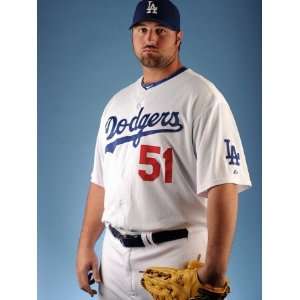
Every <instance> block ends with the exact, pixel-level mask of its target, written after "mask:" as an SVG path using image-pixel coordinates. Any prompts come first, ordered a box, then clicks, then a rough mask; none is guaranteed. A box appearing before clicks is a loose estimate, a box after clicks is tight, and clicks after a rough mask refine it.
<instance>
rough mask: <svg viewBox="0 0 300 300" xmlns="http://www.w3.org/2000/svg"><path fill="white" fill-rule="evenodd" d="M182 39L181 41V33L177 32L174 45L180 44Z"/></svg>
mask: <svg viewBox="0 0 300 300" xmlns="http://www.w3.org/2000/svg"><path fill="white" fill-rule="evenodd" d="M182 39H183V31H178V32H177V33H176V43H177V44H178V45H179V44H181V43H182Z"/></svg>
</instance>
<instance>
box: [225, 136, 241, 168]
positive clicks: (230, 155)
mask: <svg viewBox="0 0 300 300" xmlns="http://www.w3.org/2000/svg"><path fill="white" fill-rule="evenodd" d="M224 142H225V144H226V151H227V154H226V159H229V162H228V163H229V164H230V165H236V166H239V165H240V162H239V161H240V154H239V153H237V152H236V149H235V146H234V145H233V144H230V140H229V139H224Z"/></svg>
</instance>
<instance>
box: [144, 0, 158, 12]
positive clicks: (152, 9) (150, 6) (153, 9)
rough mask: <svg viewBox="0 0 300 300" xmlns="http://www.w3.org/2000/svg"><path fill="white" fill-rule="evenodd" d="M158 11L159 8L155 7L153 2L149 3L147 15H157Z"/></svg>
mask: <svg viewBox="0 0 300 300" xmlns="http://www.w3.org/2000/svg"><path fill="white" fill-rule="evenodd" d="M157 9H158V7H157V6H155V4H154V3H153V1H148V8H147V14H156V15H157Z"/></svg>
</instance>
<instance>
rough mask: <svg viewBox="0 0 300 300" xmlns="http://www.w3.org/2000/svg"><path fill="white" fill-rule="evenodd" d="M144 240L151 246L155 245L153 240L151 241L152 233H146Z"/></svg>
mask: <svg viewBox="0 0 300 300" xmlns="http://www.w3.org/2000/svg"><path fill="white" fill-rule="evenodd" d="M146 239H147V240H148V241H149V243H150V244H151V245H156V244H155V243H154V241H153V239H152V232H147V233H146Z"/></svg>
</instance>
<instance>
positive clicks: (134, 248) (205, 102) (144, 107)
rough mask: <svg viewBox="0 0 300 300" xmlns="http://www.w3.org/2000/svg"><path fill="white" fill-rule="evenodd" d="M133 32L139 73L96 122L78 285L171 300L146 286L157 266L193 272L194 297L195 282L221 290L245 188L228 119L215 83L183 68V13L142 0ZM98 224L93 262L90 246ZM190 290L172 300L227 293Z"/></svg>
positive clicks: (106, 294)
mask: <svg viewBox="0 0 300 300" xmlns="http://www.w3.org/2000/svg"><path fill="white" fill-rule="evenodd" d="M130 30H131V37H132V46H133V51H134V53H135V55H136V57H137V59H138V60H139V62H140V64H141V68H142V75H141V77H140V78H138V79H137V80H136V81H135V82H134V83H132V84H131V85H129V86H128V87H126V88H124V89H122V90H121V91H119V92H118V93H116V94H115V95H114V96H113V97H112V98H111V99H110V101H109V102H108V103H107V105H106V107H105V109H104V111H103V113H102V116H101V120H100V126H99V131H98V135H97V140H96V146H95V155H94V163H93V168H92V172H91V184H90V188H89V192H88V197H87V203H86V208H85V214H84V220H83V224H82V231H81V234H80V239H79V244H78V250H77V276H78V281H79V285H80V288H81V289H82V290H84V291H86V292H87V293H89V294H90V295H91V296H93V295H94V294H97V291H96V290H95V289H94V288H93V286H92V283H93V282H94V281H96V282H97V284H98V294H99V296H100V299H109V300H114V299H122V300H126V299H137V300H141V299H152V296H153V297H156V299H175V298H176V297H177V296H174V295H175V294H172V295H173V296H168V297H167V296H166V294H164V296H161V298H160V296H158V295H157V294H156V293H165V290H164V289H163V288H159V289H157V288H156V283H155V284H153V283H151V284H150V285H149V284H148V283H149V280H150V281H151V280H152V279H151V278H153V276H152V275H153V274H157V272H156V271H157V270H155V269H154V271H151V272H149V268H150V270H151V267H153V266H154V267H162V270H163V271H162V272H161V273H159V272H158V273H159V274H165V273H163V272H165V271H166V270H167V271H166V272H171V271H172V270H175V273H176V272H177V271H176V270H193V272H192V273H189V274H191V277H189V278H194V279H195V278H197V283H195V284H196V285H194V286H197V289H194V290H195V291H196V290H197V291H200V288H198V285H199V284H202V285H203V286H205V285H206V286H208V287H211V290H212V292H214V291H215V290H213V289H214V288H215V289H216V291H219V290H218V289H222V288H223V287H224V286H227V285H226V284H227V277H226V271H227V266H228V260H229V255H230V251H231V245H232V241H233V237H234V231H235V225H236V219H237V206H238V193H239V192H241V191H244V190H246V189H247V188H249V187H250V186H251V181H250V178H249V174H248V169H247V164H246V159H245V154H244V151H243V147H242V143H241V140H240V137H239V133H238V129H237V126H236V123H235V121H234V117H233V115H232V113H231V110H230V108H229V106H228V103H227V102H226V100H225V98H224V96H223V95H222V94H221V92H220V91H219V90H218V89H217V88H216V87H215V85H214V84H213V83H211V82H210V81H209V80H207V79H206V78H204V77H203V76H202V75H200V74H198V73H196V72H195V71H193V70H192V69H190V68H188V67H186V66H184V65H183V64H182V63H181V61H180V57H179V51H180V45H181V42H182V38H183V33H182V31H181V27H180V13H179V11H178V9H177V7H176V6H175V5H174V4H173V3H172V2H171V1H168V0H164V1H162V0H161V1H156V0H153V1H145V0H143V1H140V2H139V3H138V4H137V7H136V10H135V12H134V16H133V21H132V24H131V26H130ZM105 228H106V230H105V236H104V241H103V249H102V254H101V258H100V259H99V260H98V256H97V254H96V252H95V250H94V245H95V242H96V241H97V239H98V238H99V236H100V235H101V233H102V232H104V229H105ZM197 257H198V258H199V257H200V261H199V265H197V267H196V268H194V267H188V268H187V269H185V266H186V263H187V262H188V261H190V260H195V259H196V258H197ZM200 266H201V268H200ZM164 267H167V268H169V269H163V268H164ZM147 270H148V271H147ZM172 272H173V271H172ZM146 273H147V274H148V275H149V273H151V274H150V275H151V276H152V277H151V276H150V277H151V278H150V279H149V276H148V277H147V278H146V277H145V274H146ZM176 274H177V273H176ZM195 274H196V275H195ZM189 276H190V275H189ZM195 276H196V277H195ZM91 277H92V278H91ZM169 277H170V276H169ZM181 278H183V277H181ZM154 279H155V278H154ZM194 279H193V280H194ZM155 282H158V281H155ZM177 283H178V280H177ZM157 284H158V283H157ZM184 284H187V282H184ZM188 285H191V283H188ZM149 286H153V287H154V288H155V289H154V290H155V291H153V289H152V290H151V287H149ZM192 289H193V288H192V287H190V286H189V288H188V289H187V292H186V295H185V296H182V297H179V296H178V297H177V298H176V299H190V298H192V297H195V299H223V298H224V297H225V296H226V293H225V294H224V295H221V296H220V298H199V297H202V296H199V295H198V294H197V295H196V294H195V293H196V292H195V293H194V292H192ZM158 290H159V291H160V292H157V291H158ZM208 290H209V289H208ZM149 291H150V292H149ZM171 291H172V293H173V292H174V289H173V288H167V292H170V293H171ZM167 292H166V293H167ZM227 292H228V291H227ZM174 293H175V292H174ZM209 293H210V292H209ZM151 294H152V296H151ZM197 297H198V298H197ZM222 297H223V298H222Z"/></svg>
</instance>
